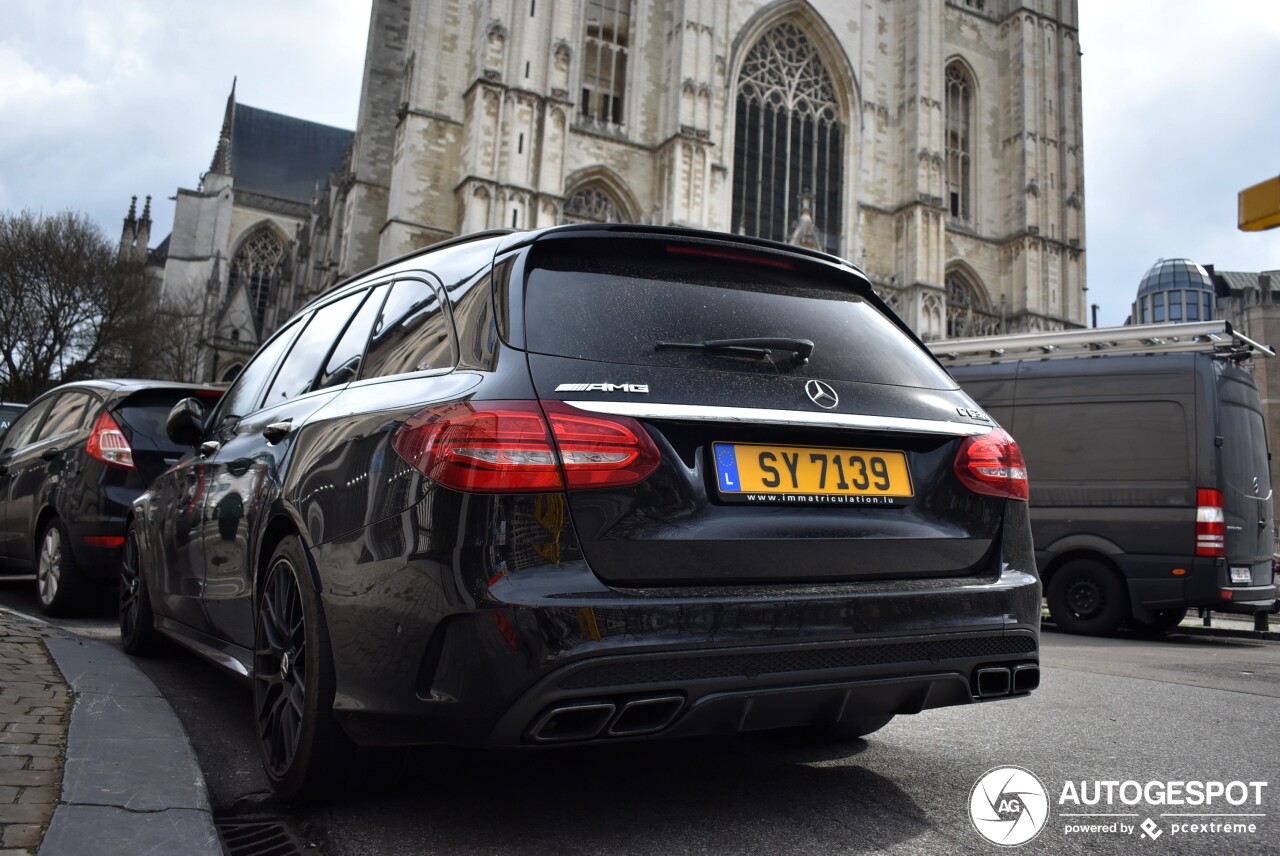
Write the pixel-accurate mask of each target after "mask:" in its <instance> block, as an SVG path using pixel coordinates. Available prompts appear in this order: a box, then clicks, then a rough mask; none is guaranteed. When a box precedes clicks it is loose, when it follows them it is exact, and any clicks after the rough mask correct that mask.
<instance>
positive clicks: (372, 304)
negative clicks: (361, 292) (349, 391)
mask: <svg viewBox="0 0 1280 856" xmlns="http://www.w3.org/2000/svg"><path fill="white" fill-rule="evenodd" d="M390 288H391V286H389V285H380V286H378V287H377V288H375V289H373V290H372V291H371V292H370V293H369V299H368V300H366V301H365V302H364V304H363V305H362V306H361V307H360V309H359V311H357V312H356V314H355V317H354V318H352V319H351V323H350V324H348V325H347V329H346V331H345V332H343V334H342V338H341V339H339V340H338V344H337V345H334V347H333V353H331V354H330V355H329V359H328V361H326V362H325V364H324V369H323V370H322V371H321V372H320V379H319V380H317V381H316V389H327V388H328V387H331V386H341V385H342V384H344V383H349V382H351V381H353V380H355V379H356V377H357V376H358V375H359V374H360V360H361V358H363V357H364V346H365V345H366V344H368V342H369V331H371V330H372V329H373V322H374V320H376V319H377V317H378V312H379V310H381V309H382V301H383V300H384V299H385V298H386V296H387V291H388V290H390Z"/></svg>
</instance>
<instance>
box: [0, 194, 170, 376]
mask: <svg viewBox="0 0 1280 856" xmlns="http://www.w3.org/2000/svg"><path fill="white" fill-rule="evenodd" d="M154 307H155V298H154V288H153V287H152V286H151V284H150V282H149V280H148V278H147V276H146V274H145V271H144V269H143V265H142V263H141V262H137V261H125V260H121V259H120V258H118V253H117V248H116V246H114V245H113V243H112V242H111V241H110V240H109V239H108V238H107V237H106V235H105V234H104V233H103V231H102V230H101V229H100V228H99V227H98V226H97V225H96V224H94V223H93V222H91V221H90V220H89V219H88V218H87V217H86V216H85V215H83V214H79V213H75V212H71V211H66V212H63V213H61V214H58V215H55V216H52V217H42V216H40V215H37V214H33V213H32V212H29V211H23V212H22V213H20V214H11V213H0V396H2V397H3V398H6V399H11V400H17V401H29V400H31V399H32V398H33V397H35V396H36V395H39V394H40V393H41V392H43V391H44V390H46V389H48V388H49V387H50V386H53V385H54V384H56V383H61V382H64V381H68V380H74V379H76V378H79V377H91V376H102V375H111V374H134V373H137V372H136V369H139V368H141V367H142V365H143V364H144V360H145V355H146V350H147V346H148V343H147V339H148V338H150V334H149V332H148V329H147V328H148V326H149V325H148V318H149V316H150V317H154V316H153V311H154Z"/></svg>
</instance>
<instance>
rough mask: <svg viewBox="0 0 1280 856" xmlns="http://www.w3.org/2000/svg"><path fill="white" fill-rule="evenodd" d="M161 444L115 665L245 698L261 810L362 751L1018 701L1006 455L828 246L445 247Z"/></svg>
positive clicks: (501, 242)
mask: <svg viewBox="0 0 1280 856" xmlns="http://www.w3.org/2000/svg"><path fill="white" fill-rule="evenodd" d="M169 430H170V433H171V436H172V437H173V438H174V439H175V440H178V441H181V442H183V443H186V444H187V445H188V446H189V447H190V448H191V449H192V451H191V453H190V454H188V455H187V456H186V457H185V458H184V459H183V460H182V462H181V463H180V464H178V465H177V466H175V467H173V468H172V469H170V470H168V472H166V473H165V474H164V475H163V476H161V477H160V478H159V479H158V480H157V481H156V482H155V484H154V485H153V486H152V488H151V490H150V491H149V492H148V493H147V494H145V495H144V496H143V497H141V498H140V499H139V500H138V501H137V502H136V503H135V505H134V509H133V521H132V524H131V526H130V529H129V539H128V542H127V543H126V555H125V562H124V571H123V574H124V577H123V579H124V585H122V586H121V625H122V633H123V639H124V644H125V647H126V649H127V650H129V651H130V652H133V653H138V652H143V651H145V650H147V649H148V648H149V647H150V646H151V645H152V644H153V643H154V642H156V641H157V633H162V634H164V635H165V636H168V637H172V638H173V639H176V640H178V641H179V642H181V643H183V644H184V645H186V646H187V647H188V648H190V649H192V650H194V651H196V652H198V653H200V654H203V655H205V656H206V657H208V658H209V659H210V660H212V661H214V662H216V663H218V664H220V665H222V666H223V667H225V668H227V669H229V670H231V671H232V672H234V673H235V674H237V675H240V676H242V677H243V678H244V679H245V680H246V681H247V682H249V683H251V684H252V686H253V704H254V710H255V715H256V718H257V727H258V734H259V744H260V748H261V752H262V759H263V762H264V765H265V767H266V769H267V772H268V774H269V776H270V778H271V780H272V782H273V784H274V786H275V787H276V789H277V790H278V792H279V793H280V794H282V795H283V796H285V797H287V798H292V797H300V796H308V795H314V794H316V793H318V792H321V791H324V790H326V789H328V788H329V787H330V786H332V785H333V784H334V783H336V782H338V781H340V780H342V779H343V778H345V777H344V775H343V774H342V771H343V770H344V767H343V766H342V765H343V764H344V763H346V760H347V759H348V758H349V757H350V756H351V753H352V751H353V749H354V748H355V747H356V746H402V745H410V744H422V743H451V744H463V745H475V746H522V745H541V744H582V743H589V742H600V743H605V742H614V741H626V740H639V739H650V738H655V737H668V736H671V737H674V736H687V735H706V734H725V733H735V732H741V731H753V730H763V729H782V728H794V729H802V730H805V731H807V732H808V733H811V734H813V735H817V736H821V737H827V738H844V739H851V738H854V737H858V736H861V735H865V734H868V733H870V732H872V731H875V730H876V729H878V728H880V727H882V726H883V725H885V724H886V723H887V722H888V721H889V720H890V719H891V718H892V717H894V716H895V715H899V714H914V713H918V712H920V711H922V710H925V709H927V708H935V707H942V706H947V705H958V704H966V703H970V702H974V701H979V700H984V699H995V698H1007V697H1010V696H1014V695H1019V694H1024V693H1026V692H1029V691H1030V690H1032V689H1034V688H1035V686H1036V685H1037V683H1038V680H1039V668H1038V658H1039V647H1038V633H1039V617H1040V582H1039V579H1038V577H1037V575H1036V567H1035V559H1034V556H1033V552H1032V545H1031V536H1030V529H1029V526H1028V516H1027V505H1026V502H1025V500H1026V497H1027V481H1026V472H1025V469H1024V467H1023V464H1022V458H1021V454H1020V453H1019V451H1018V448H1017V446H1016V445H1015V444H1014V442H1013V441H1012V439H1011V438H1010V437H1009V435H1008V434H1006V433H1005V432H1004V431H1003V430H1002V429H1001V428H999V426H997V425H996V424H994V423H993V422H992V421H991V420H990V418H988V417H987V416H986V414H985V413H984V412H983V411H982V409H981V408H980V407H978V405H976V404H975V403H974V402H973V400H972V399H971V398H969V397H968V396H967V395H966V394H964V393H963V392H962V391H961V390H960V389H959V388H958V387H957V386H956V384H955V383H954V382H953V381H952V380H951V378H950V377H949V376H948V375H947V373H946V372H945V371H944V370H943V369H942V368H941V367H940V366H939V365H938V363H937V362H936V361H935V360H934V358H933V357H932V356H931V355H930V354H929V352H928V351H927V350H925V348H924V347H922V345H921V344H920V342H919V341H918V340H917V339H916V337H915V336H914V335H913V334H912V333H911V331H910V330H909V329H908V328H906V327H905V326H904V325H903V324H902V322H901V321H900V320H899V319H898V318H897V317H896V316H895V315H894V314H893V312H892V311H891V310H890V309H888V308H887V307H886V305H885V304H884V303H883V302H882V301H881V300H880V299H879V298H878V297H877V296H876V294H875V292H874V291H873V290H872V288H871V286H870V284H869V282H868V281H867V279H866V278H865V277H864V276H863V275H862V274H861V273H860V272H859V271H857V270H856V269H854V268H853V267H851V266H850V265H848V264H847V263H845V262H843V261H841V260H839V259H837V258H834V257H831V256H827V255H824V254H820V253H816V252H810V251H807V250H804V249H801V248H798V247H794V246H787V245H782V244H774V243H770V242H765V241H759V240H754V239H748V238H742V237H736V236H732V235H724V234H714V233H706V232H692V231H683V230H677V229H665V228H651V227H642V226H594V225H591V226H566V227H558V228H553V229H547V230H543V231H535V232H521V233H484V234H478V235H471V236H467V237H465V238H461V239H457V240H453V241H449V242H446V243H443V244H439V245H437V246H435V247H431V248H428V249H426V250H423V251H420V252H418V253H415V254H413V255H410V256H406V257H404V258H401V259H398V260H395V261H393V262H390V263H388V264H386V265H383V266H381V267H379V268H376V269H374V270H372V271H369V272H367V273H365V274H362V275H360V276H358V277H356V278H355V279H353V280H352V281H350V282H347V283H345V284H343V285H341V286H339V287H337V288H335V289H333V290H332V291H331V292H329V293H327V294H325V295H324V296H322V297H321V298H318V299H317V300H315V301H314V302H313V303H312V304H311V305H309V306H307V307H305V308H304V309H303V310H302V311H300V312H299V313H298V314H297V315H296V316H295V317H294V318H293V319H292V320H291V321H290V322H289V323H287V324H285V325H284V327H283V328H282V329H281V330H280V331H279V332H278V333H277V334H276V335H275V336H274V337H273V338H272V339H271V340H270V341H268V342H267V343H266V344H265V345H264V346H263V347H262V348H261V349H260V350H259V352H258V354H257V355H256V356H255V357H254V359H253V360H252V361H251V362H250V363H249V364H248V365H247V366H246V367H245V369H244V371H243V372H242V373H241V375H240V376H239V378H238V379H237V380H236V381H235V383H234V384H232V386H231V388H230V389H229V391H228V392H227V394H226V395H225V396H224V397H223V398H222V401H221V402H220V403H219V404H218V406H217V407H216V408H213V409H212V412H208V413H206V412H205V410H204V409H203V408H202V407H201V406H200V404H199V402H197V401H190V402H185V403H183V404H182V405H180V406H179V407H177V408H175V409H174V412H173V413H172V414H171V417H170V421H169Z"/></svg>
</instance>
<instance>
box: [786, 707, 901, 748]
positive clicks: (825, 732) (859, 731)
mask: <svg viewBox="0 0 1280 856" xmlns="http://www.w3.org/2000/svg"><path fill="white" fill-rule="evenodd" d="M892 721H893V714H883V715H881V716H861V717H858V718H857V719H846V720H844V721H843V722H836V723H834V724H832V725H811V726H808V727H806V728H802V729H801V732H802V733H803V734H804V737H805V739H807V740H809V741H812V742H815V743H847V742H849V741H851V740H857V739H859V738H861V737H866V736H867V735H868V734H873V733H875V732H877V731H879V730H880V729H881V728H884V727H885V726H886V725H888V724H889V723H890V722H892Z"/></svg>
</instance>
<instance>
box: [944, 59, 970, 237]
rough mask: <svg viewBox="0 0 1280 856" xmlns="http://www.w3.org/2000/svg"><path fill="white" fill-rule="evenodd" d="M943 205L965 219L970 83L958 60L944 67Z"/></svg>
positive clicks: (968, 184) (968, 192)
mask: <svg viewBox="0 0 1280 856" xmlns="http://www.w3.org/2000/svg"><path fill="white" fill-rule="evenodd" d="M946 103H947V204H948V205H949V206H950V208H951V216H952V217H956V218H958V219H960V220H968V219H970V216H971V209H972V205H973V192H972V187H971V184H970V182H971V178H970V176H971V175H972V173H973V169H972V162H971V160H972V158H971V152H972V142H971V139H970V129H971V128H972V126H973V122H972V115H973V86H972V84H971V83H970V81H969V76H968V75H967V74H966V73H965V71H964V68H963V67H962V66H961V65H960V64H959V63H955V62H953V63H951V65H949V66H947V102H946Z"/></svg>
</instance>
